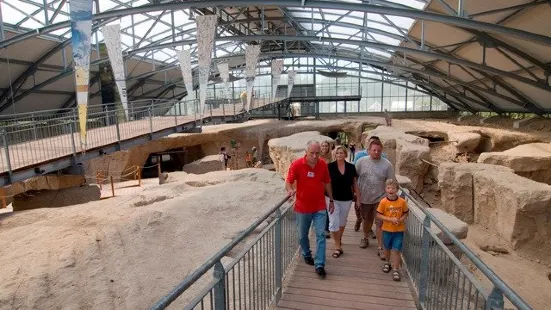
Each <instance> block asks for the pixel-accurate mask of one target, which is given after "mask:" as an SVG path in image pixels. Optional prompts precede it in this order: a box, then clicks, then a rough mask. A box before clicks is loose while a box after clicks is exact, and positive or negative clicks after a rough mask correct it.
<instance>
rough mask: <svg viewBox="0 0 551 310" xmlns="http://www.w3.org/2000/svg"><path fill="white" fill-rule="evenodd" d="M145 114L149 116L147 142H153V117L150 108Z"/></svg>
mask: <svg viewBox="0 0 551 310" xmlns="http://www.w3.org/2000/svg"><path fill="white" fill-rule="evenodd" d="M147 113H148V114H149V140H153V116H152V111H151V107H149V109H147Z"/></svg>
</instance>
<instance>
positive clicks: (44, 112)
mask: <svg viewBox="0 0 551 310" xmlns="http://www.w3.org/2000/svg"><path fill="white" fill-rule="evenodd" d="M193 100H195V99H189V100H185V102H187V101H193ZM141 102H162V103H166V102H180V101H178V100H174V99H139V100H132V101H128V104H132V103H141ZM119 104H121V103H120V102H112V103H105V104H98V105H89V106H88V108H89V109H91V108H104V107H117V106H118V105H119ZM74 109H76V108H63V109H45V110H38V111H33V112H22V113H13V114H4V115H0V120H4V119H8V120H11V119H18V118H25V117H32V116H35V117H36V116H40V115H51V114H56V113H64V112H72V111H74ZM128 109H130V107H129V108H128Z"/></svg>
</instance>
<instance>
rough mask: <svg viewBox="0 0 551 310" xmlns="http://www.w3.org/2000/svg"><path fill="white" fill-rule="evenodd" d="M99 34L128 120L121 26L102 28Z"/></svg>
mask: <svg viewBox="0 0 551 310" xmlns="http://www.w3.org/2000/svg"><path fill="white" fill-rule="evenodd" d="M101 32H102V33H103V37H104V41H105V46H107V55H108V56H109V61H110V62H111V68H112V69H113V75H114V77H115V83H116V84H117V89H118V90H119V97H120V99H121V103H122V108H123V109H124V115H125V116H126V120H128V98H127V95H126V76H125V74H124V62H123V59H122V48H121V26H120V25H119V24H116V25H108V26H104V27H102V29H101Z"/></svg>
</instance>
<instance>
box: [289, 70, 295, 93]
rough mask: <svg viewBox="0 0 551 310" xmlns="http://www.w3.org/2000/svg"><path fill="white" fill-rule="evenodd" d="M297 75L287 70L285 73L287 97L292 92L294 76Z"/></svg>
mask: <svg viewBox="0 0 551 310" xmlns="http://www.w3.org/2000/svg"><path fill="white" fill-rule="evenodd" d="M296 75H297V73H296V72H295V71H294V70H289V72H287V97H291V91H292V90H293V85H295V76H296Z"/></svg>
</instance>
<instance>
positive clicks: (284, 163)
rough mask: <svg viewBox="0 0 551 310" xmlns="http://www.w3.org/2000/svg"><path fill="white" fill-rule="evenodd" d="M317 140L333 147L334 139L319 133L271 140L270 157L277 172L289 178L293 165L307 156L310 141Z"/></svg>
mask: <svg viewBox="0 0 551 310" xmlns="http://www.w3.org/2000/svg"><path fill="white" fill-rule="evenodd" d="M311 140H317V141H319V142H323V141H327V142H329V144H331V146H333V144H334V141H333V139H331V138H329V137H327V136H323V135H321V134H320V133H319V132H317V131H306V132H301V133H297V134H294V135H290V136H288V137H283V138H276V139H271V140H270V141H268V147H269V148H270V157H271V158H272V161H273V163H274V167H275V170H276V171H277V172H278V173H279V174H280V175H281V176H282V177H283V178H287V172H288V171H289V166H290V165H291V163H292V162H293V161H294V160H295V159H298V158H300V157H302V156H304V154H305V150H306V144H307V143H308V141H311Z"/></svg>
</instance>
